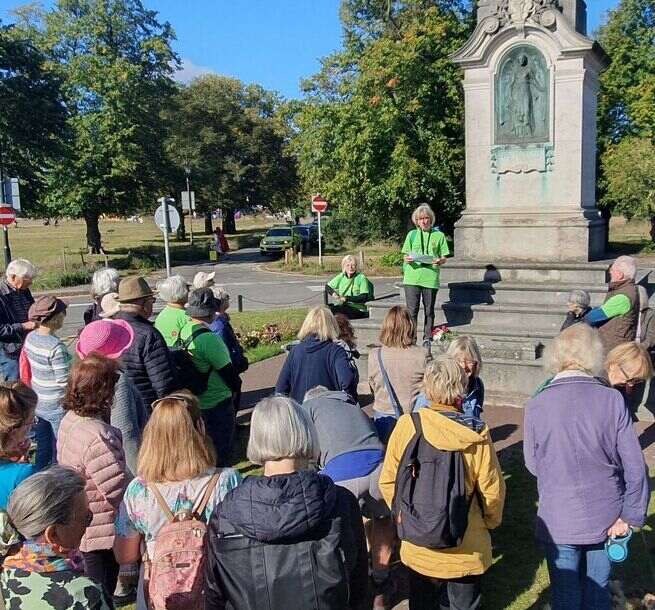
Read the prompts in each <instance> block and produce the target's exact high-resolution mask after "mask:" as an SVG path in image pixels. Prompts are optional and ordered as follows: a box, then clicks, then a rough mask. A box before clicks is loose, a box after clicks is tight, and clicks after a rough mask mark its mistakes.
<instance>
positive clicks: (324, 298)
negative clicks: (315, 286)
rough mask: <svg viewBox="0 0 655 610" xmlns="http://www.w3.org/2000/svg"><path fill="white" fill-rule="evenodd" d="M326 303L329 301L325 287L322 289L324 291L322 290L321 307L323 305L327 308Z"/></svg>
mask: <svg viewBox="0 0 655 610" xmlns="http://www.w3.org/2000/svg"><path fill="white" fill-rule="evenodd" d="M328 302H329V299H328V287H327V286H326V287H325V288H324V290H323V305H325V306H326V307H327V306H328Z"/></svg>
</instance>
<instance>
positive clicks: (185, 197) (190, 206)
mask: <svg viewBox="0 0 655 610" xmlns="http://www.w3.org/2000/svg"><path fill="white" fill-rule="evenodd" d="M186 186H187V190H186V191H182V192H181V193H180V195H182V198H181V201H182V212H189V223H190V226H189V231H190V233H191V245H192V246H193V215H194V214H195V213H196V194H195V192H194V191H189V176H188V175H187V178H186ZM189 195H190V196H189Z"/></svg>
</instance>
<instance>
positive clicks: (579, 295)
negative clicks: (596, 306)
mask: <svg viewBox="0 0 655 610" xmlns="http://www.w3.org/2000/svg"><path fill="white" fill-rule="evenodd" d="M590 303H591V297H590V296H589V293H588V292H587V291H586V290H580V289H578V288H576V289H575V290H571V292H570V293H569V298H568V301H567V307H568V312H567V313H566V319H565V320H564V323H563V324H562V328H561V329H560V330H566V329H567V328H568V327H569V326H573V325H574V324H578V323H579V322H584V317H585V316H586V315H587V314H588V313H589V312H590V311H591V305H590Z"/></svg>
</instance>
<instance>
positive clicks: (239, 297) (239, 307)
mask: <svg viewBox="0 0 655 610" xmlns="http://www.w3.org/2000/svg"><path fill="white" fill-rule="evenodd" d="M237 311H238V312H242V311H243V295H242V294H238V295H237Z"/></svg>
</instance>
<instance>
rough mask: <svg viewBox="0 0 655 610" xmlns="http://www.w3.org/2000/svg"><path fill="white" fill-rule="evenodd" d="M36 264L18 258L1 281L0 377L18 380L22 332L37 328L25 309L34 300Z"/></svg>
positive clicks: (24, 333)
mask: <svg viewBox="0 0 655 610" xmlns="http://www.w3.org/2000/svg"><path fill="white" fill-rule="evenodd" d="M36 273H37V272H36V267H35V266H34V265H33V264H32V263H30V261H28V260H25V259H24V258H17V259H15V260H13V261H11V263H9V265H7V270H6V271H5V279H4V280H1V281H0V377H2V378H4V380H5V381H16V380H17V379H18V357H19V356H20V350H21V348H22V346H23V341H24V340H25V335H26V334H27V333H28V332H29V331H31V330H34V329H35V328H36V327H37V323H36V322H30V321H29V317H28V311H29V309H30V307H31V306H32V303H34V298H33V297H32V293H31V292H30V286H31V285H32V282H33V281H34V278H35V277H36Z"/></svg>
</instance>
